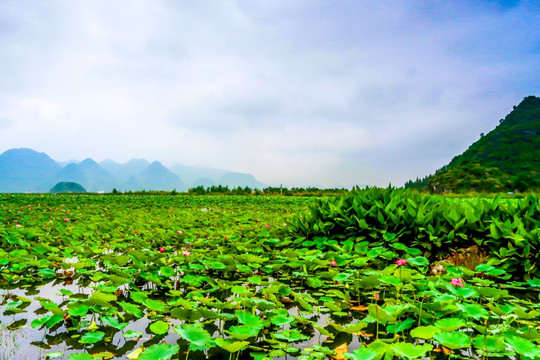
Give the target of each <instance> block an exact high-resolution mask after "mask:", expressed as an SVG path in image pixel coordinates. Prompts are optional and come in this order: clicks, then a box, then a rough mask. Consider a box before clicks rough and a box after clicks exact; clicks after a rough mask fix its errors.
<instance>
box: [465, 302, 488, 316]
mask: <svg viewBox="0 0 540 360" xmlns="http://www.w3.org/2000/svg"><path fill="white" fill-rule="evenodd" d="M457 306H458V307H459V308H460V309H461V311H463V312H465V313H467V315H469V316H470V317H472V318H474V319H476V320H480V319H485V318H488V317H489V312H488V311H487V310H486V309H485V308H484V307H483V306H482V305H480V304H459V303H458V304H457Z"/></svg>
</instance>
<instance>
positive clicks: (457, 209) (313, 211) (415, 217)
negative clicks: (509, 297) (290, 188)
mask: <svg viewBox="0 0 540 360" xmlns="http://www.w3.org/2000/svg"><path fill="white" fill-rule="evenodd" d="M539 228H540V199H539V198H538V196H536V195H529V196H527V197H526V198H524V199H521V200H513V201H510V200H503V199H502V198H500V197H496V198H494V199H491V200H486V199H482V200H462V199H449V198H444V197H435V196H428V195H421V194H418V193H415V192H412V191H410V190H399V189H377V188H373V189H368V190H357V191H352V192H350V193H349V194H347V195H343V196H341V197H336V198H322V199H318V200H317V201H316V203H315V204H314V205H313V206H311V207H310V212H309V214H307V215H306V214H302V215H300V216H298V217H296V218H295V219H294V221H292V222H291V226H290V227H289V230H291V231H292V232H294V233H299V234H306V235H307V236H308V237H309V240H308V241H305V242H303V245H304V246H306V247H314V246H315V247H317V248H324V247H326V244H331V245H330V246H331V247H334V248H339V246H340V244H341V243H343V242H345V241H346V240H351V239H352V241H353V243H361V241H364V240H365V241H367V242H368V243H371V244H373V243H377V244H380V243H382V244H384V246H383V247H381V248H380V251H391V252H395V251H398V252H400V253H401V254H403V256H406V255H407V253H409V254H410V250H408V248H413V249H418V250H420V251H421V253H423V254H424V256H426V257H428V258H429V259H431V260H439V259H442V258H444V257H446V256H447V255H448V254H449V253H451V252H452V251H453V250H454V249H456V248H458V249H464V248H467V247H469V246H472V245H478V246H480V247H481V248H485V249H487V252H488V253H489V254H490V256H491V260H490V261H491V263H492V264H499V265H500V268H499V269H498V270H499V271H500V270H504V271H503V272H498V273H497V274H495V273H492V274H490V275H494V276H499V275H500V276H504V275H505V274H506V273H511V274H513V275H514V276H516V277H518V278H529V277H530V276H533V275H534V276H537V277H540V264H538V258H537V254H538V253H539V252H540V232H539V231H538V229H539ZM389 234H391V236H390V235H389ZM311 239H313V240H311ZM338 242H339V243H340V244H339V245H338ZM368 254H369V253H368ZM409 256H410V255H409ZM416 263H418V265H420V266H422V261H420V262H418V260H416V259H413V258H411V260H410V264H411V265H413V264H416Z"/></svg>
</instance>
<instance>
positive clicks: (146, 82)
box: [0, 0, 540, 187]
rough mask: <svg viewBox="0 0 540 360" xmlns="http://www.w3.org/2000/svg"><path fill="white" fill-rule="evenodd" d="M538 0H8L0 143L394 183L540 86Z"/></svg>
mask: <svg viewBox="0 0 540 360" xmlns="http://www.w3.org/2000/svg"><path fill="white" fill-rule="evenodd" d="M538 24H540V1H536V0H535V1H485V0H474V1H473V0H471V1H425V0H421V1H401V0H396V1H385V0H381V1H360V0H358V1H347V0H334V1H329V0H325V1H323V0H310V1H307V0H306V1H305V0H294V1H291V0H264V1H263V0H205V1H199V0H184V1H175V0H174V1H173V0H129V1H128V0H115V1H111V0H92V1H89V0H88V1H85V0H81V1H68V0H64V1H55V0H50V1H41V0H35V1H28V0H2V1H0V153H1V152H3V151H5V150H8V149H11V148H21V147H28V148H32V149H34V150H37V151H39V152H45V153H47V154H48V155H49V156H51V157H52V158H53V159H55V160H57V161H65V160H70V159H78V160H83V159H85V158H88V157H91V158H93V159H94V160H96V161H101V160H104V159H107V158H109V159H113V160H115V161H117V162H126V161H128V160H130V159H132V158H146V159H147V160H149V161H153V160H159V161H161V162H162V163H163V164H165V165H169V166H170V165H173V164H175V163H182V164H185V165H191V166H201V167H216V168H223V169H227V170H231V171H238V172H246V173H250V174H253V175H255V176H256V178H257V179H258V180H260V181H262V182H264V183H266V184H269V185H279V184H283V185H285V186H319V187H333V186H351V185H354V184H362V185H365V184H367V185H378V186H387V185H388V184H389V183H392V185H396V186H401V185H403V183H404V182H405V181H407V180H409V179H414V178H416V177H423V176H426V175H428V174H430V173H433V172H434V171H435V170H436V169H438V168H440V167H442V166H443V165H445V164H447V163H448V162H449V161H450V160H451V159H452V158H453V157H454V156H456V155H459V154H460V153H462V152H463V151H464V150H466V149H467V147H468V146H469V145H471V144H472V143H473V142H474V141H476V140H478V138H479V137H480V133H487V132H489V131H490V130H492V129H493V128H494V127H495V126H496V125H497V124H498V123H499V119H501V118H503V117H504V116H505V115H506V114H508V113H509V112H510V111H511V110H512V106H514V105H517V104H518V103H519V102H520V101H521V100H522V99H523V98H524V97H526V96H528V95H536V96H538V95H540V26H539V25H538Z"/></svg>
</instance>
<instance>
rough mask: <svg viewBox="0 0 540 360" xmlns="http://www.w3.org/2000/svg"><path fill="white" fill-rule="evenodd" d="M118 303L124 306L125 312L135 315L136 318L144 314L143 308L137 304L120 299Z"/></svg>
mask: <svg viewBox="0 0 540 360" xmlns="http://www.w3.org/2000/svg"><path fill="white" fill-rule="evenodd" d="M118 304H119V305H120V306H121V307H122V309H124V311H125V312H127V313H128V314H131V315H133V316H135V317H136V318H140V317H142V315H143V312H142V310H141V309H139V307H138V306H137V305H133V304H130V303H127V302H125V301H120V302H119V303H118Z"/></svg>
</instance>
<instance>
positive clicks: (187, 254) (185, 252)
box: [182, 250, 191, 256]
mask: <svg viewBox="0 0 540 360" xmlns="http://www.w3.org/2000/svg"><path fill="white" fill-rule="evenodd" d="M190 254H191V253H190V252H189V251H187V250H182V255H184V256H189V255H190Z"/></svg>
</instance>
